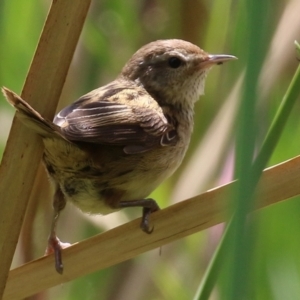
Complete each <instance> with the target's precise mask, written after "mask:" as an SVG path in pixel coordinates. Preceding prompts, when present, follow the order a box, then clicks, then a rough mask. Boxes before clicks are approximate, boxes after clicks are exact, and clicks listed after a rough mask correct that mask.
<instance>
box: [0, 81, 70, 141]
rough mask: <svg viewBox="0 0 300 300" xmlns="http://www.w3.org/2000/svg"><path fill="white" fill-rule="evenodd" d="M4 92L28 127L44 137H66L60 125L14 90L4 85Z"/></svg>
mask: <svg viewBox="0 0 300 300" xmlns="http://www.w3.org/2000/svg"><path fill="white" fill-rule="evenodd" d="M2 92H3V94H4V96H5V98H6V99H7V101H8V102H9V103H10V104H11V105H12V106H13V107H15V108H16V110H17V117H18V118H19V119H20V120H21V121H22V122H23V123H24V124H25V125H26V126H28V127H30V128H31V129H32V130H34V131H35V132H36V133H38V134H40V135H41V136H43V137H56V138H63V139H65V140H66V138H65V137H64V136H63V135H62V133H61V130H60V127H59V126H57V125H55V124H54V123H52V122H51V121H48V120H46V119H45V118H43V117H42V116H41V115H40V114H39V113H38V112H37V111H36V110H34V109H33V108H32V107H31V106H30V105H29V104H28V103H27V102H26V101H24V100H23V99H22V98H21V97H19V96H18V95H17V94H16V93H14V92H13V91H11V90H9V89H7V88H5V87H3V88H2Z"/></svg>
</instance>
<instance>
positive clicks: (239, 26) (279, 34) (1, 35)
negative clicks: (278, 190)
mask: <svg viewBox="0 0 300 300" xmlns="http://www.w3.org/2000/svg"><path fill="white" fill-rule="evenodd" d="M269 3H271V2H269ZM50 4H51V1H45V0H31V1H18V0H3V1H1V3H0V40H1V46H0V85H1V86H3V85H4V86H7V87H8V88H10V89H12V90H14V91H16V92H18V93H20V92H21V89H22V85H23V83H24V80H25V77H26V73H27V71H28V69H29V66H30V62H31V59H32V57H33V54H34V51H35V47H36V45H37V42H38V38H39V35H40V32H41V30H42V27H43V23H44V20H45V18H46V16H47V11H48V9H49V7H50ZM246 4H247V1H246V0H244V1H221V0H215V1H208V0H206V1H200V0H198V1H197V0H165V1H158V0H156V1H155V0H127V1H122V0H106V1H104V0H103V1H96V0H95V1H93V2H92V6H91V8H90V11H89V14H88V17H87V20H86V23H85V26H84V30H83V32H82V35H81V38H80V42H79V44H78V47H77V50H76V52H75V55H74V59H73V62H72V66H71V68H70V71H69V74H68V78H67V80H66V84H65V87H64V91H63V94H62V97H61V101H60V106H59V108H61V107H63V106H65V105H67V104H68V103H70V102H72V101H74V100H76V99H77V98H78V97H79V96H81V95H82V94H84V93H86V92H88V91H90V90H92V89H94V88H96V87H98V86H101V85H104V84H106V83H108V82H109V81H111V80H113V79H114V78H115V77H116V75H117V74H118V73H119V71H120V70H121V68H122V66H123V65H124V63H125V62H126V61H127V60H128V59H129V58H130V56H131V55H132V54H133V53H134V52H135V51H136V50H137V49H138V48H139V47H140V46H142V45H144V44H145V43H148V42H150V41H153V40H156V39H166V38H182V39H185V40H188V41H191V42H193V43H195V44H197V45H199V46H200V47H201V48H203V49H204V50H205V51H207V52H210V53H226V54H232V55H235V56H237V57H238V58H239V60H238V61H235V62H230V63H228V64H224V65H223V66H221V67H215V68H214V69H213V70H212V71H211V72H210V74H209V76H208V79H207V83H206V89H205V95H204V96H202V97H201V99H200V101H199V102H198V103H197V104H196V108H195V129H194V133H193V138H192V141H191V145H190V148H189V151H188V153H187V156H186V158H185V160H184V162H183V164H182V166H181V167H180V169H179V170H178V171H177V172H176V174H175V175H174V176H173V177H172V178H170V179H169V180H167V181H166V182H165V183H164V184H163V185H162V186H161V187H159V188H158V189H157V190H156V191H155V192H154V193H153V194H152V197H153V198H155V199H156V200H157V201H158V203H159V204H160V206H161V207H162V208H163V207H166V206H168V205H170V204H172V203H175V202H177V201H181V200H184V199H186V198H188V197H191V196H194V195H196V194H198V193H200V192H203V191H205V190H207V189H209V188H213V187H215V186H218V185H220V184H224V183H227V182H229V181H230V180H232V176H233V170H234V154H235V151H234V149H235V146H234V142H235V133H236V129H237V128H236V124H237V123H236V119H237V117H236V115H237V111H238V108H239V103H240V98H241V85H242V84H241V83H242V80H243V75H244V71H245V68H246V66H247V64H249V63H252V62H251V61H250V62H249V61H247V55H246V54H247V51H248V49H249V45H250V43H251V45H253V43H257V56H254V57H252V58H251V59H253V63H255V62H256V60H257V59H261V58H263V63H262V68H261V71H260V76H259V78H258V90H257V97H256V118H255V126H256V128H255V130H256V132H257V135H256V143H257V148H259V146H260V145H261V142H262V140H263V138H264V136H265V133H266V131H267V129H268V126H269V125H270V122H271V120H272V118H273V116H274V114H275V112H276V110H277V108H278V105H279V103H280V101H281V98H282V96H283V95H284V92H285V90H286V88H287V86H288V84H289V81H290V80H291V77H292V75H293V73H294V71H295V69H296V67H297V66H298V63H299V62H298V61H297V55H296V52H295V50H294V45H293V41H294V40H295V39H298V41H299V40H300V18H299V11H300V1H299V0H287V1H279V0H273V1H272V5H266V6H265V7H266V8H265V11H264V12H263V15H264V16H265V19H264V22H263V24H262V26H261V28H259V30H262V31H263V36H264V39H263V42H261V41H256V40H249V39H247V37H248V33H249V30H250V28H248V27H247V24H248V23H247V22H246V20H247V18H256V17H257V16H255V15H253V16H252V15H249V11H248V10H247V5H246ZM54 51H55V50H54ZM299 109H300V103H299V101H298V103H297V104H296V107H295V108H294V110H293V113H292V115H291V117H290V119H289V122H288V124H287V126H286V128H285V130H284V132H283V135H282V137H281V139H280V142H279V144H278V146H277V148H276V150H275V152H274V153H273V156H272V158H271V160H270V162H269V165H273V164H276V163H279V162H282V161H284V160H287V159H289V158H292V157H294V156H296V155H299V153H300V139H299V136H300V118H299ZM13 114H14V110H13V109H12V108H11V107H10V106H9V105H8V104H7V103H6V101H5V100H4V98H3V97H1V99H0V156H2V154H3V151H4V147H5V142H6V139H7V136H8V133H9V128H10V124H11V121H12V118H13ZM299 184H300V183H299ZM45 189H46V191H47V188H45ZM45 193H46V192H45ZM297 198H298V199H297ZM297 198H294V199H291V200H289V201H286V202H283V203H280V204H276V205H273V206H272V207H268V208H266V209H263V210H262V211H260V212H258V213H255V214H254V216H253V222H255V223H256V227H255V228H256V234H255V244H254V247H253V260H252V261H251V268H252V269H251V282H250V290H249V292H248V293H245V294H243V295H241V297H240V299H263V300H268V299H275V300H277V299H278V300H282V299H300V255H299V253H300V237H299V233H298V232H299V231H300V201H298V200H299V197H297ZM45 199H46V200H47V201H46V200H45ZM45 199H37V202H38V203H39V205H38V206H36V207H37V208H36V210H35V211H34V212H33V213H32V215H33V217H31V218H27V219H26V222H27V223H26V224H25V225H27V226H25V229H24V230H23V233H22V235H21V238H20V242H19V245H18V248H17V251H16V254H15V259H14V264H13V265H14V266H18V265H20V264H21V263H23V262H24V261H28V260H29V259H32V258H38V257H39V256H41V255H43V252H44V248H45V246H46V239H47V234H48V228H49V226H50V216H51V213H50V210H51V208H50V206H51V203H50V198H49V197H48V198H47V197H46V196H45ZM138 216H140V210H134V209H133V210H123V211H121V212H118V213H114V214H112V215H109V216H105V217H101V216H87V215H83V214H82V213H81V212H79V211H78V210H77V209H76V208H74V207H72V206H71V205H69V206H68V207H67V208H66V210H65V211H64V213H63V214H62V218H61V220H60V222H59V232H58V234H59V236H60V238H61V239H62V240H63V241H68V242H72V243H74V242H76V241H80V240H82V239H85V238H88V237H90V236H92V235H94V234H97V233H99V232H102V231H105V230H108V229H109V228H112V227H115V226H118V225H120V224H122V223H124V222H127V221H128V220H131V219H132V218H135V217H138ZM223 227H224V226H223V225H222V224H221V225H218V226H215V227H214V228H211V229H209V230H206V231H205V232H201V233H197V234H194V235H192V236H190V237H188V238H185V239H182V240H180V241H177V242H174V243H172V244H170V245H167V246H164V247H163V248H162V253H161V255H160V254H159V249H157V250H154V251H151V252H149V253H145V254H143V255H141V256H139V257H137V258H136V259H134V260H131V261H127V262H124V263H121V264H119V265H117V266H114V267H111V268H109V269H106V270H101V271H99V272H96V273H94V274H92V275H89V276H86V277H84V278H80V279H77V280H75V281H73V282H71V283H68V284H64V285H61V286H58V287H55V288H53V289H51V290H49V291H45V292H44V293H41V294H40V295H37V296H35V297H32V299H58V300H59V299H72V300H77V299H91V300H93V299H111V300H113V299H122V300H123V299H124V300H126V299H128V300H129V299H130V300H135V299H147V300H148V299H151V300H156V299H166V300H169V299H172V300H173V299H174V300H177V299H178V300H179V299H180V300H181V299H192V297H193V296H194V294H195V292H196V290H197V287H198V285H199V283H200V281H201V278H202V275H203V272H204V271H205V268H206V266H207V264H208V262H209V259H210V257H211V255H212V254H213V252H214V249H215V247H216V245H217V243H218V241H219V238H220V236H221V234H222V231H223ZM91 259H92V258H91ZM79 263H84V262H79ZM243 271H244V270H241V272H243ZM245 271H246V270H245ZM230 275H231V274H230V273H225V272H221V277H220V280H219V281H218V285H217V286H216V288H215V290H214V292H213V294H212V296H211V299H223V298H222V290H223V289H222V286H223V285H224V284H226V282H227V278H228V277H230Z"/></svg>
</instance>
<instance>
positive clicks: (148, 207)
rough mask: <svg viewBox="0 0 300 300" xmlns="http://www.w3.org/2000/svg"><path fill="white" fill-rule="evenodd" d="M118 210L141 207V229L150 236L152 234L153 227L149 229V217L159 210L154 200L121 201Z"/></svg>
mask: <svg viewBox="0 0 300 300" xmlns="http://www.w3.org/2000/svg"><path fill="white" fill-rule="evenodd" d="M118 207H119V208H125V207H143V215H142V222H141V225H140V226H141V229H142V230H143V231H144V232H146V233H148V234H150V233H152V231H153V229H154V227H152V228H151V229H150V226H149V217H150V215H151V213H153V212H155V211H158V210H159V209H160V208H159V206H158V204H157V203H156V201H155V200H153V199H140V200H133V201H121V202H119V204H118Z"/></svg>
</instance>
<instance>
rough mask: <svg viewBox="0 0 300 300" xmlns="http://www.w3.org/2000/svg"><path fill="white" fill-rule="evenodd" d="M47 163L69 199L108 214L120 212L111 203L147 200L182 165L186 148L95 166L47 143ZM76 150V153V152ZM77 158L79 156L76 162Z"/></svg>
mask: <svg viewBox="0 0 300 300" xmlns="http://www.w3.org/2000/svg"><path fill="white" fill-rule="evenodd" d="M44 143H45V148H46V150H45V158H44V161H45V164H46V168H47V169H48V173H49V176H50V178H51V179H52V181H53V182H54V184H55V185H56V186H59V187H60V189H61V190H62V192H63V194H64V195H65V198H66V200H68V201H70V202H72V203H73V204H74V205H75V206H77V207H79V208H80V209H81V210H82V211H84V212H87V213H91V214H109V213H111V212H114V211H116V210H118V209H117V208H115V205H108V203H110V201H108V200H107V198H108V196H107V195H109V192H110V191H112V190H113V195H112V196H113V197H114V198H115V199H113V201H112V202H114V203H118V202H120V201H131V200H140V199H144V198H146V197H147V196H149V194H150V193H151V192H152V191H153V190H155V188H157V186H158V185H160V184H161V183H162V182H163V181H164V180H165V179H166V178H168V177H169V176H171V175H172V174H173V173H174V171H175V170H176V169H177V168H178V166H179V165H180V163H181V161H182V158H183V156H184V154H185V150H186V147H182V148H181V147H168V148H167V147H166V148H161V149H160V150H159V151H157V150H155V151H152V150H151V151H149V152H146V153H143V154H141V155H136V154H134V156H130V155H127V156H122V157H121V158H119V157H117V156H116V157H113V159H112V157H108V156H107V155H106V156H104V157H103V160H101V159H100V163H99V161H98V162H97V165H96V166H95V165H93V164H94V162H93V161H91V159H90V157H89V156H88V155H87V154H86V152H83V151H81V150H79V149H77V148H75V150H74V147H73V146H72V147H71V146H70V145H68V144H66V143H65V142H62V143H61V145H57V144H55V148H54V146H53V141H51V140H45V141H44ZM74 151H75V152H74ZM74 156H75V157H76V159H75V161H74ZM49 166H50V167H49Z"/></svg>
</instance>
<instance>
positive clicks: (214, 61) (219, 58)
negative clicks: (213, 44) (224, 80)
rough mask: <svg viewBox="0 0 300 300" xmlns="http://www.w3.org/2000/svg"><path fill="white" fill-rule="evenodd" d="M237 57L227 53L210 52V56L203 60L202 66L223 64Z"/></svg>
mask: <svg viewBox="0 0 300 300" xmlns="http://www.w3.org/2000/svg"><path fill="white" fill-rule="evenodd" d="M235 59H237V57H235V56H233V55H227V54H209V55H208V58H207V59H206V60H205V61H203V62H202V63H201V64H200V65H201V67H204V68H207V67H212V66H213V65H221V64H222V63H223V62H226V61H229V60H235Z"/></svg>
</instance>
